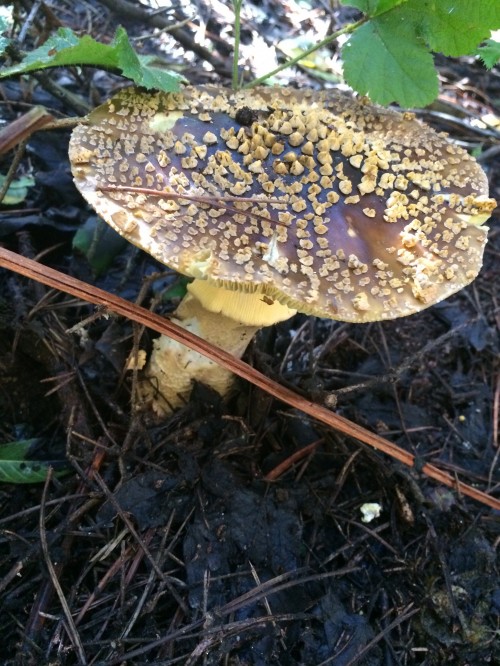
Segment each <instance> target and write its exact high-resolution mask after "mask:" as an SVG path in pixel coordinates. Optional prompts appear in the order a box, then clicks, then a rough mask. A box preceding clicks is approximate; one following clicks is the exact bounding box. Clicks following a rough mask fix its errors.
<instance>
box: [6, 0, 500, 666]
mask: <svg viewBox="0 0 500 666" xmlns="http://www.w3.org/2000/svg"><path fill="white" fill-rule="evenodd" d="M36 4H37V3H35V2H31V1H26V2H20V3H18V9H19V27H20V28H22V27H23V25H24V24H25V22H26V21H27V20H28V19H27V16H28V13H29V9H30V8H31V7H32V6H34V5H36ZM229 4H230V3H228V2H226V3H222V2H213V3H212V2H208V1H207V2H198V3H196V4H194V3H193V4H191V3H189V2H186V3H184V4H183V3H179V4H177V3H176V7H177V8H176V10H175V11H174V10H170V9H168V7H167V10H166V11H164V12H163V13H156V14H155V15H154V18H153V19H151V18H150V17H149V18H148V12H146V11H145V10H144V8H143V6H142V5H139V4H138V3H135V4H134V3H132V5H133V7H135V9H136V10H139V15H136V16H131V15H127V13H126V11H127V8H129V7H130V5H129V3H126V2H122V1H121V0H118V1H117V2H111V1H110V2H108V1H106V2H105V1H102V2H98V1H97V0H96V1H93V2H87V1H83V0H82V1H81V2H78V3H72V2H64V0H54V1H53V2H50V3H39V11H38V13H37V14H36V15H34V16H32V17H31V19H30V22H29V24H28V25H26V30H25V33H26V35H27V40H28V42H27V45H28V46H29V44H30V43H31V44H37V42H38V40H41V39H43V38H44V36H46V35H47V34H48V32H49V31H51V30H53V29H55V28H56V27H57V26H58V25H64V26H68V27H72V28H74V29H82V28H84V29H85V30H86V31H87V32H89V33H91V34H92V35H93V36H94V37H95V38H96V39H99V40H101V41H106V40H109V39H110V38H111V37H112V35H113V33H114V30H115V29H116V27H117V25H119V24H121V25H124V26H125V28H126V29H127V30H128V31H129V32H130V35H131V36H132V37H133V38H134V44H135V46H136V47H137V49H138V50H139V51H142V52H145V53H160V55H161V56H162V57H163V58H165V59H167V60H168V62H169V64H170V65H171V66H175V67H177V68H178V69H179V71H181V72H182V74H183V75H184V76H185V77H186V78H187V79H188V80H189V81H191V82H192V83H221V84H224V85H230V71H231V49H232V21H233V14H232V11H231V10H230V9H229V8H228V7H229ZM314 4H315V9H311V10H306V9H304V8H303V7H304V6H299V5H297V4H295V2H293V1H288V0H273V1H271V0H263V1H261V2H257V1H254V2H245V3H244V5H245V7H244V13H243V32H242V59H243V60H244V62H245V65H246V67H247V68H248V69H249V70H251V71H253V72H254V74H255V73H256V74H262V73H263V71H262V68H263V67H264V66H265V68H266V69H269V68H270V65H271V66H272V62H273V60H274V59H275V58H280V57H281V55H282V52H283V51H286V52H289V50H290V49H292V48H294V47H296V46H298V45H301V44H303V43H304V40H312V41H315V40H317V39H320V38H321V37H322V36H324V34H325V31H326V30H328V29H330V30H331V29H333V28H334V27H335V26H337V25H338V21H339V20H340V21H342V20H347V19H349V18H350V17H349V15H348V14H347V12H346V11H345V10H344V12H343V14H339V12H338V11H333V10H329V8H328V3H326V2H324V3H314ZM40 7H41V9H40ZM141 8H142V9H141ZM163 19H166V22H168V23H170V24H171V23H178V24H180V27H179V28H178V31H181V32H182V35H181V36H180V38H181V39H183V43H182V44H181V43H180V42H179V41H178V38H179V34H178V33H175V35H176V37H173V36H172V35H169V34H168V33H165V32H162V31H161V30H160V27H161V25H160V24H161V21H162V20H163ZM151 21H153V23H152V22H151ZM184 21H185V22H184ZM155 22H156V23H155ZM154 25H156V27H153V26H154ZM30 40H31V41H30ZM284 40H286V41H284ZM201 47H203V49H204V50H203V49H202V48H201ZM207 58H208V60H207ZM338 65H339V62H338V55H337V53H336V52H335V50H334V48H333V47H332V50H331V51H328V52H325V53H322V56H321V59H319V60H317V61H315V63H314V65H313V66H308V67H307V68H305V67H304V68H295V69H292V70H290V71H285V72H284V73H283V74H282V75H281V76H280V77H278V79H277V82H278V83H282V84H292V85H296V86H312V87H314V88H319V87H324V86H330V87H331V86H332V85H334V84H335V81H336V78H337V74H336V69H337V66H338ZM439 72H440V80H441V90H442V92H441V95H440V98H439V100H438V101H437V102H436V103H435V104H434V105H432V106H431V107H429V108H427V109H425V110H423V111H420V112H418V114H419V116H420V117H421V118H422V119H423V120H425V121H426V122H428V123H429V124H431V125H432V126H433V127H435V128H436V129H438V130H445V131H447V132H448V133H449V134H450V136H451V137H452V139H453V140H455V141H457V142H459V143H460V144H461V145H463V146H465V147H467V148H468V149H470V150H475V151H476V153H475V154H478V155H479V154H482V155H483V158H482V165H483V167H484V169H485V170H486V172H487V174H488V176H489V179H490V188H491V189H490V192H491V196H493V197H495V198H496V199H497V200H499V201H500V152H499V151H498V146H499V138H500V134H499V131H500V124H499V125H498V126H497V130H496V131H495V130H493V129H491V130H488V128H487V127H486V126H485V125H484V124H482V122H481V119H482V118H484V117H485V116H486V115H487V114H490V117H494V116H495V113H496V114H497V116H496V117H497V122H498V114H500V110H499V109H500V106H499V105H500V72H499V71H498V70H493V71H491V72H486V70H484V68H482V66H481V64H480V63H478V62H476V61H475V60H473V59H471V58H464V59H460V60H453V61H451V60H444V59H443V60H440V61H439ZM51 84H57V85H58V86H61V87H62V88H64V90H66V91H67V92H69V93H71V96H69V95H64V96H63V97H62V98H60V99H57V98H56V97H55V96H54V94H53V92H54V91H53V85H51ZM121 85H123V81H121V80H119V79H118V77H114V76H113V75H111V74H109V73H105V72H99V71H83V72H80V71H77V70H74V71H62V70H57V71H53V72H51V73H50V75H49V76H48V77H42V78H40V79H38V80H33V81H31V82H27V81H25V80H24V81H20V80H19V79H10V80H8V81H7V82H4V83H2V84H1V86H0V93H1V101H0V113H1V115H2V117H3V119H4V120H5V121H10V120H12V119H13V118H15V117H17V116H18V115H19V114H20V113H22V112H24V111H26V110H29V108H31V106H32V105H33V104H42V105H44V106H45V107H46V108H47V109H49V111H50V112H51V113H53V114H54V115H55V116H57V117H66V116H76V115H79V114H81V109H82V108H85V107H86V106H87V107H88V108H89V109H90V108H92V107H93V106H95V105H96V104H98V103H100V102H102V101H104V100H105V99H106V98H108V97H109V96H111V95H112V93H113V92H114V91H115V90H117V89H118V88H119V86H121ZM73 96H74V97H73ZM75 99H76V100H77V101H76V102H75ZM495 105H496V106H495ZM77 109H79V110H77ZM495 109H496V112H495ZM68 138H69V131H65V132H60V131H59V132H57V133H56V132H51V133H49V132H39V133H37V134H36V135H34V136H33V137H32V138H31V139H30V141H29V143H28V145H27V148H26V151H25V154H24V156H23V158H22V160H21V162H20V166H19V170H18V175H20V174H23V173H25V174H33V176H34V178H35V185H34V187H32V188H30V189H29V191H28V194H27V196H26V198H25V199H24V200H23V201H22V202H20V203H18V204H17V205H10V206H7V205H3V206H2V208H1V209H0V244H1V246H2V247H4V248H7V249H9V250H14V251H16V252H18V253H19V254H21V255H24V256H26V257H31V258H38V259H39V260H40V261H43V263H44V264H46V265H48V266H51V267H53V268H56V269H58V270H60V271H62V272H63V273H65V274H69V275H72V276H74V277H77V278H79V279H81V280H84V281H85V282H87V283H88V284H89V285H92V286H97V287H99V288H101V289H105V290H107V291H109V292H111V293H114V294H118V295H120V296H122V297H124V298H126V299H128V300H129V301H132V302H137V301H138V300H140V301H141V303H142V304H143V305H145V306H146V307H148V306H150V305H151V303H153V302H154V303H155V304H156V305H155V308H156V311H158V312H162V313H168V312H171V311H172V310H173V309H174V307H175V297H172V294H175V291H172V289H173V288H174V287H176V288H177V287H178V286H179V284H178V281H177V278H176V277H175V276H174V275H172V274H171V273H168V272H167V273H166V274H165V273H164V274H162V276H161V278H158V277H157V275H158V274H159V273H161V272H162V271H163V270H164V268H162V267H161V266H159V264H157V263H156V262H155V261H154V260H153V259H151V258H150V257H149V256H148V255H146V254H144V253H143V252H140V251H138V250H136V249H133V248H129V247H123V245H121V244H119V243H118V246H116V239H115V238H114V237H113V238H111V237H110V236H109V232H108V231H104V230H103V229H102V227H101V226H100V225H99V223H98V222H97V220H96V218H95V214H94V213H93V212H92V211H91V210H90V209H89V208H88V206H87V205H86V204H85V202H84V201H83V199H82V197H81V196H80V194H79V193H78V191H77V190H76V188H75V186H74V184H73V181H72V177H71V173H70V169H69V163H68V157H67V144H68ZM11 159H12V154H8V155H7V156H4V158H3V160H2V164H1V165H0V172H2V173H6V171H7V169H8V167H9V163H10V161H11ZM498 223H499V219H498V213H496V215H494V216H493V218H492V220H491V223H490V227H491V231H490V237H489V238H490V240H489V243H488V246H487V248H486V252H485V258H484V267H483V269H482V271H481V273H480V275H479V277H478V278H477V279H476V280H475V281H474V283H473V284H471V285H470V286H469V287H468V288H466V289H464V290H462V291H461V292H459V293H458V294H456V295H455V296H453V297H451V298H449V299H448V300H446V301H444V302H442V303H440V304H439V305H436V306H433V307H430V308H429V309H427V310H425V311H424V312H422V313H421V314H418V315H414V316H411V317H407V318H404V319H399V320H396V321H387V322H383V323H372V324H363V325H351V324H345V323H342V322H335V321H326V320H318V319H314V318H312V317H306V316H303V315H297V316H295V317H294V318H293V319H291V320H289V321H287V322H285V323H282V324H280V325H278V326H276V327H273V328H271V329H266V330H264V331H262V332H261V333H260V334H259V335H258V336H257V338H256V340H255V341H254V343H253V344H252V345H251V347H250V349H249V350H248V352H247V354H246V356H245V360H246V361H247V362H248V363H249V364H251V365H252V366H253V367H255V368H256V369H257V370H260V371H262V372H263V373H265V374H266V375H267V376H269V377H271V378H272V379H275V380H277V381H278V382H279V383H281V384H283V385H285V386H287V387H288V388H291V389H293V390H295V391H296V392H298V393H300V394H301V395H303V396H305V397H306V398H308V399H310V400H313V401H315V402H317V403H318V404H320V405H325V404H328V405H330V406H332V405H333V404H335V407H334V411H335V412H336V413H338V414H340V415H341V416H343V417H345V418H347V419H349V420H351V421H353V422H354V423H356V424H359V425H361V426H364V427H365V428H367V429H369V430H371V431H373V432H376V433H377V434H378V435H381V436H383V437H384V438H386V439H388V440H390V441H391V442H393V443H395V444H397V445H398V446H400V447H401V448H402V449H404V450H405V451H408V452H410V453H411V454H412V455H414V456H415V458H416V460H417V463H418V464H417V465H416V466H415V467H414V468H409V467H406V466H404V465H402V464H401V463H399V462H396V461H394V460H393V459H391V458H390V457H388V456H386V455H384V454H382V453H379V452H376V451H374V450H373V449H371V448H370V447H368V446H366V445H364V444H361V443H360V442H359V441H357V440H355V439H353V438H350V437H346V436H345V435H343V434H340V433H339V432H337V431H336V430H334V429H332V428H330V427H328V426H326V425H325V424H322V423H320V422H317V421H315V420H314V419H311V418H309V417H307V416H306V415H305V414H303V413H301V412H300V411H298V410H295V409H292V408H290V407H289V406H288V405H287V404H285V403H283V402H280V401H278V400H276V399H275V398H273V397H272V396H271V395H269V394H268V393H266V392H264V391H262V390H261V389H258V388H256V387H255V386H253V385H252V384H251V383H248V382H245V381H243V380H238V390H237V393H236V395H235V396H234V397H233V398H232V399H231V400H230V401H229V402H228V403H223V402H222V401H221V400H219V399H218V398H217V396H215V395H214V394H212V393H211V392H210V391H208V390H207V389H206V388H204V387H203V386H196V387H195V388H194V391H193V395H192V397H191V399H190V401H189V403H188V404H186V406H185V407H184V408H183V409H181V410H180V411H178V412H177V413H176V414H175V415H174V416H172V417H170V418H166V419H163V420H161V421H160V422H158V421H155V420H154V419H152V418H151V417H150V416H149V415H147V414H144V413H142V412H140V411H139V410H137V409H135V408H134V407H131V383H130V377H129V375H130V373H126V372H125V370H124V368H125V364H126V360H127V357H128V355H129V353H130V350H131V347H132V344H133V340H134V336H137V335H138V331H139V328H138V327H137V325H135V324H133V323H132V322H130V321H128V320H127V319H125V318H123V317H116V316H101V314H102V312H101V311H98V312H97V314H96V309H95V307H94V306H92V305H89V304H87V303H85V302H83V301H81V300H77V299H75V298H74V297H71V296H68V295H66V294H64V293H62V292H59V291H57V290H54V289H49V288H47V287H45V286H44V285H42V284H40V283H39V282H36V281H34V280H28V279H26V278H25V277H21V276H20V275H18V274H16V273H14V272H9V271H6V270H4V269H0V443H4V442H12V441H16V440H26V439H33V440H34V445H33V450H32V451H31V452H30V456H31V458H33V459H37V460H39V461H40V464H41V465H44V464H47V462H48V461H50V462H51V464H52V465H53V468H54V474H53V475H52V478H51V479H50V480H49V481H48V482H47V483H46V484H43V483H42V484H35V485H14V484H2V485H0V636H1V644H0V663H1V664H9V665H10V664H12V665H14V664H15V665H21V664H22V665H24V664H28V665H31V664H33V665H37V666H39V665H40V664H65V665H66V664H68V665H70V664H79V663H80V664H82V663H84V664H106V665H107V664H146V663H147V664H158V665H159V664H162V665H165V666H166V665H171V664H172V665H173V664H181V665H188V666H193V665H194V664H200V665H202V664H203V665H204V666H215V665H218V664H220V665H227V666H243V665H245V666H246V665H248V666H264V665H265V666H299V665H301V666H302V665H303V666H312V665H314V666H320V665H322V664H331V665H333V666H354V665H355V664H356V665H359V666H382V665H383V666H413V665H415V666H417V665H418V666H440V665H444V664H450V665H453V666H480V665H481V666H482V665H483V664H491V665H492V666H493V665H494V664H497V665H498V664H500V640H499V631H500V628H499V627H500V579H499V566H498V565H499V562H498V551H499V544H500V513H499V512H498V511H496V510H495V509H493V508H491V507H488V506H486V505H484V504H482V503H481V502H479V501H475V500H473V499H470V498H468V497H465V496H464V495H461V494H460V493H458V492H456V491H455V490H453V489H451V488H448V487H446V486H442V485H440V484H438V483H436V482H435V481H433V480H430V479H429V478H428V477H427V476H426V475H425V474H424V473H423V471H422V467H423V466H424V465H425V463H432V464H434V465H436V466H437V467H439V468H440V469H442V470H445V471H447V472H449V473H451V475H452V476H453V477H455V476H456V478H457V479H460V480H461V481H463V482H465V483H466V484H468V485H470V486H473V487H475V488H478V489H480V490H482V491H484V492H485V493H488V494H489V495H490V496H491V497H496V498H499V497H500V474H499V471H498V461H499V457H500V448H499V446H500V442H499V438H498V417H499V406H500V364H499V352H500V345H499V338H498V330H499V328H500V326H499V324H500V304H499V293H500V292H499V285H500V227H499V224H498ZM81 228H85V229H86V230H88V233H89V234H90V236H91V237H92V234H93V233H96V234H97V236H94V237H93V238H94V240H93V241H92V240H91V241H90V246H91V247H90V249H89V242H88V241H87V242H86V243H85V242H83V247H84V251H82V250H81V248H82V246H81V245H79V248H80V249H78V248H77V247H76V246H75V243H74V237H75V233H76V232H77V230H79V229H81ZM80 236H81V234H80ZM96 238H97V241H96ZM97 243H99V245H100V247H101V248H104V250H99V251H98V250H97V249H96V248H97ZM97 251H98V252H99V253H101V252H102V254H103V255H104V256H103V257H102V261H103V262H104V263H103V264H99V269H98V270H97V264H98V262H96V252H97ZM99 256H100V254H99ZM145 285H146V286H145ZM167 290H168V293H167V295H166V296H165V293H166V292H167ZM87 318H89V320H88V322H87V323H86V324H85V325H84V326H83V327H78V326H77V327H76V329H73V330H71V329H72V328H73V327H75V326H76V325H77V324H78V323H79V322H81V321H82V320H86V319H87ZM142 335H143V337H142V340H141V346H143V347H149V348H150V345H151V340H152V338H154V335H155V334H153V333H149V332H148V331H142ZM68 464H69V470H70V471H69V473H67V474H65V475H61V476H58V475H57V474H56V472H57V471H58V470H60V469H61V468H62V467H64V466H65V465H68ZM367 503H373V504H377V505H379V506H380V509H381V512H380V515H379V516H378V517H373V519H372V520H371V521H370V522H364V521H363V514H362V512H361V507H362V506H363V505H365V504H367Z"/></svg>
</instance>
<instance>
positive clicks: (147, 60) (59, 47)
mask: <svg viewBox="0 0 500 666" xmlns="http://www.w3.org/2000/svg"><path fill="white" fill-rule="evenodd" d="M72 65H87V66H91V67H100V68H103V69H110V70H116V71H118V72H120V73H121V74H122V75H123V76H125V77H126V78H128V79H131V80H132V81H134V83H136V84H137V85H140V86H142V87H144V88H146V89H148V90H150V89H152V88H156V89H158V90H164V91H166V92H175V91H176V90H178V89H179V84H180V82H181V81H182V80H183V79H182V77H181V76H180V75H179V74H177V73H176V72H172V71H168V70H165V69H160V68H159V67H157V66H154V58H152V57H150V56H141V55H138V54H137V53H136V52H135V51H134V49H133V48H132V45H131V44H130V41H129V39H128V36H127V33H126V31H125V30H124V29H123V28H118V30H117V31H116V34H115V37H114V39H113V41H112V42H111V44H101V43H100V42H96V41H95V39H92V37H90V36H89V35H84V36H83V37H78V36H77V35H76V34H75V33H74V32H73V31H72V30H70V29H69V28H60V29H59V30H58V31H57V32H56V33H55V34H54V35H52V37H49V39H48V40H47V41H46V42H45V43H44V44H43V46H40V47H39V48H37V49H35V50H34V51H32V52H31V53H28V54H27V55H26V56H25V57H24V59H23V60H22V61H21V62H20V63H19V64H17V65H12V66H11V67H5V68H3V69H2V70H0V78H5V77H7V76H12V75H14V74H28V73H30V72H34V71H37V70H41V69H46V68H48V67H68V66H72Z"/></svg>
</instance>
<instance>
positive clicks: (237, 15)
mask: <svg viewBox="0 0 500 666" xmlns="http://www.w3.org/2000/svg"><path fill="white" fill-rule="evenodd" d="M242 4H243V0H233V8H234V53H233V89H234V90H237V89H238V87H239V82H240V81H239V72H238V63H239V59H240V32H241V5H242Z"/></svg>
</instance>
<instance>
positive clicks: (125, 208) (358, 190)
mask: <svg viewBox="0 0 500 666" xmlns="http://www.w3.org/2000/svg"><path fill="white" fill-rule="evenodd" d="M70 158H71V163H72V169H73V174H74V177H75V182H76V185H77V186H78V188H79V189H80V191H81V192H82V194H83V195H84V196H85V197H86V199H87V200H88V201H89V203H90V204H91V205H92V206H93V207H94V208H95V209H96V211H97V212H98V213H99V214H100V215H101V216H102V217H103V218H104V219H105V220H106V221H107V222H108V223H109V224H110V225H111V226H112V227H114V228H115V229H116V230H117V231H118V232H119V233H120V234H122V236H125V237H126V238H127V239H128V240H130V241H131V242H133V243H135V244H136V245H138V246H139V247H141V248H142V249H144V250H146V251H147V252H149V253H150V254H151V255H153V256H154V257H155V258H156V259H158V260H159V261H161V262H162V263H164V264H166V265H167V266H170V267H171V268H173V269H175V270H177V271H179V272H181V273H184V274H185V275H189V276H192V277H196V278H202V279H206V280H208V281H209V282H211V283H213V284H216V285H220V286H224V287H226V288H228V289H241V290H242V291H247V292H260V293H262V295H263V299H264V300H265V299H266V297H267V298H268V299H275V300H277V301H279V302H281V303H283V304H285V305H287V306H289V307H290V308H294V309H297V310H299V311H301V312H306V313H310V314H315V315H319V316H322V317H329V318H332V319H341V320H346V321H353V322H367V321H372V320H376V319H391V318H395V317H400V316H403V315H408V314H411V313H414V312H417V311H419V310H421V309H423V308H424V307H427V306H429V305H431V304H433V303H436V302H438V301H440V300H441V299H443V298H446V297H447V296H449V295H450V294H452V293H454V292H455V291H458V290H459V289H461V288H462V287H464V286H465V285H466V284H468V283H469V282H471V280H473V279H474V277H475V276H476V275H477V273H478V271H479V269H480V267H481V261H482V254H483V250H484V246H485V243H486V239H487V228H486V227H484V226H481V225H482V224H483V223H484V222H485V220H486V219H487V218H488V217H489V215H490V214H491V212H492V210H493V208H494V207H495V205H496V202H495V201H494V200H493V199H488V183H487V179H486V176H485V174H484V173H483V171H482V169H481V167H480V166H479V165H478V164H477V162H476V161H475V160H474V159H473V158H472V157H471V156H469V155H468V153H467V152H465V151H464V150H463V149H461V148H459V147H457V146H454V145H452V144H450V143H449V142H448V141H447V140H446V137H445V135H443V134H437V133H436V132H434V131H433V130H432V129H430V128H429V127H427V126H425V125H424V124H422V123H420V122H419V121H418V120H416V119H415V118H414V116H413V115H412V114H409V113H398V112H395V111H392V110H387V109H382V108H379V107H375V106H372V105H369V104H367V103H365V102H364V101H358V100H355V99H354V98H352V97H351V96H350V95H347V94H344V93H341V92H339V91H335V90H332V91H324V92H315V91H312V90H301V91H296V90H292V89H273V88H261V89H253V90H251V91H239V92H233V91H230V90H226V89H224V88H220V87H199V88H194V87H189V88H186V89H184V90H183V91H182V92H181V93H175V94H172V93H170V94H168V93H155V94H150V93H143V92H141V91H139V90H137V89H134V88H130V89H126V90H123V91H121V92H120V93H119V94H118V95H116V96H115V97H114V98H113V99H111V100H110V101H108V102H107V103H106V104H104V105H103V106H101V107H99V108H98V109H96V110H95V111H94V112H92V113H91V114H90V116H89V117H88V124H87V125H81V126H79V127H77V128H76V129H75V131H74V132H73V135H72V138H71V143H70Z"/></svg>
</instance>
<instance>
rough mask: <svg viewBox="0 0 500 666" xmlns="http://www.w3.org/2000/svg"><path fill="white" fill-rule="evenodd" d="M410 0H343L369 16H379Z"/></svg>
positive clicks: (343, 2) (345, 3)
mask: <svg viewBox="0 0 500 666" xmlns="http://www.w3.org/2000/svg"><path fill="white" fill-rule="evenodd" d="M407 1H408V0H342V4H343V5H349V6H350V7H356V8H357V9H359V10H360V11H362V12H363V14H366V15H367V16H378V15H379V14H383V13H385V12H387V11H389V10H390V9H393V8H394V7H397V6H398V5H401V4H403V2H407Z"/></svg>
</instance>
